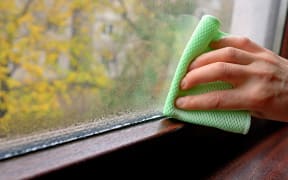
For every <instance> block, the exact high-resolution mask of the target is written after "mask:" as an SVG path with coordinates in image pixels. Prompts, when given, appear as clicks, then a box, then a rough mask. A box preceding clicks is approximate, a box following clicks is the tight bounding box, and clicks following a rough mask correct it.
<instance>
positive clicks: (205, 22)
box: [163, 15, 251, 134]
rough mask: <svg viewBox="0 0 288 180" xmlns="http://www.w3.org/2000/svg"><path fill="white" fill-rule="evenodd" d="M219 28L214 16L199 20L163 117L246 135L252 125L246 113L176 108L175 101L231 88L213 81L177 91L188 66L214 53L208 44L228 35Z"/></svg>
mask: <svg viewBox="0 0 288 180" xmlns="http://www.w3.org/2000/svg"><path fill="white" fill-rule="evenodd" d="M219 28H220V21H219V20H218V19H217V18H216V17H214V16H211V15H204V16H202V18H201V19H200V21H199V23H198V24H197V26H196V28H195V30H194V32H193V33H192V36H191V38H190V40H189V41H188V43H187V44H186V47H185V49H184V51H183V53H182V55H181V57H180V61H179V63H178V66H177V68H176V72H175V74H174V77H173V79H172V82H171V85H170V89H169V92H168V95H167V97H166V101H165V105H164V109H163V114H164V115H165V116H168V117H171V118H174V119H178V120H182V121H185V122H189V123H194V124H198V125H203V126H210V127H214V128H218V129H222V130H224V131H228V132H234V133H241V134H247V132H248V131H249V127H250V121H251V116H250V114H249V112H248V111H245V110H181V109H178V108H176V107H175V99H176V98H177V97H180V96H186V95H196V94H201V93H206V92H210V91H215V90H224V89H229V88H232V86H231V85H230V84H229V83H227V82H222V81H216V82H209V83H206V84H200V85H198V86H195V87H193V88H191V89H189V90H186V91H182V90H180V82H181V80H182V78H183V77H184V76H185V74H186V73H187V69H188V66H189V64H190V63H191V62H192V61H193V60H194V59H195V58H196V57H198V56H199V55H201V54H203V53H205V52H208V51H213V49H211V48H210V47H209V44H210V43H211V41H214V40H218V39H220V38H222V37H224V36H226V35H227V34H226V33H223V32H221V31H220V30H219Z"/></svg>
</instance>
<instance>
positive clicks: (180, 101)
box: [176, 98, 185, 108]
mask: <svg viewBox="0 0 288 180" xmlns="http://www.w3.org/2000/svg"><path fill="white" fill-rule="evenodd" d="M184 103H185V99H184V98H177V99H176V106H177V107H179V108H181V107H183V105H184Z"/></svg>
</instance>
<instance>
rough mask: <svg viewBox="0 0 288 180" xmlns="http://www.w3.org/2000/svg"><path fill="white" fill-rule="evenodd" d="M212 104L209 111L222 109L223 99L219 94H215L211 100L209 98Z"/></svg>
mask: <svg viewBox="0 0 288 180" xmlns="http://www.w3.org/2000/svg"><path fill="white" fill-rule="evenodd" d="M210 99H211V101H212V102H210V103H209V104H210V106H211V107H210V108H211V109H220V108H221V107H222V104H223V101H222V100H223V98H222V96H221V95H220V93H218V92H215V93H214V95H213V98H210Z"/></svg>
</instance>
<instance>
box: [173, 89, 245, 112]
mask: <svg viewBox="0 0 288 180" xmlns="http://www.w3.org/2000/svg"><path fill="white" fill-rule="evenodd" d="M247 102H248V101H247V100H246V99H245V96H241V92H240V90H237V89H229V90H222V91H213V92H209V93H205V94H200V95H193V96H184V97H179V98H177V99H176V102H175V105H176V107H177V108H180V109H184V110H227V109H230V110H244V109H247V108H248V106H249V105H248V104H247Z"/></svg>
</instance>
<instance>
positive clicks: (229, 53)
mask: <svg viewBox="0 0 288 180" xmlns="http://www.w3.org/2000/svg"><path fill="white" fill-rule="evenodd" d="M224 51H225V55H226V57H227V58H228V59H235V58H237V54H238V53H237V50H236V49H235V48H233V47H225V49H224Z"/></svg>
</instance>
